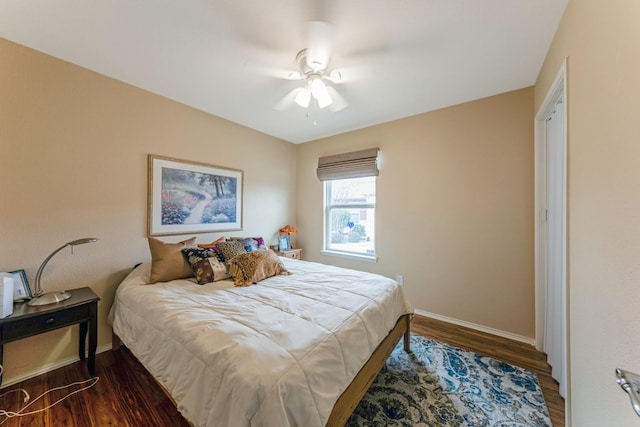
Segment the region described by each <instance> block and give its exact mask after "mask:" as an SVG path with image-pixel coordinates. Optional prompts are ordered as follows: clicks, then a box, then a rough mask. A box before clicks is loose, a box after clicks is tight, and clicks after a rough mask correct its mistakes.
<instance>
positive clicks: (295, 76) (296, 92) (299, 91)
mask: <svg viewBox="0 0 640 427" xmlns="http://www.w3.org/2000/svg"><path fill="white" fill-rule="evenodd" d="M330 35H331V25H330V24H328V23H326V22H322V21H312V22H309V27H308V39H307V43H308V44H307V46H308V47H307V48H305V49H302V50H301V51H300V52H298V54H297V55H296V63H297V64H298V69H299V71H291V72H290V73H289V74H288V78H289V79H290V80H304V84H303V86H301V87H298V88H296V89H293V90H292V91H291V92H289V93H288V94H287V95H285V96H284V98H282V99H281V100H280V102H278V103H277V104H276V105H275V106H274V108H275V109H276V110H284V109H287V108H289V107H290V106H291V105H292V104H294V103H295V104H297V105H299V106H300V107H302V108H310V107H317V108H319V109H323V108H325V107H327V108H328V109H329V110H331V111H333V112H337V111H340V110H342V109H344V108H345V107H347V105H348V103H347V101H346V100H345V99H344V98H343V97H342V96H341V95H340V94H339V93H338V91H337V90H336V89H335V88H334V87H333V86H332V85H331V83H333V84H338V83H340V82H341V80H342V75H341V73H340V72H339V71H337V70H332V71H329V69H328V68H329V62H330V59H331V56H330V49H329V38H330Z"/></svg>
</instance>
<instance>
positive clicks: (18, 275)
mask: <svg viewBox="0 0 640 427" xmlns="http://www.w3.org/2000/svg"><path fill="white" fill-rule="evenodd" d="M9 274H11V275H12V276H13V300H14V301H23V300H26V299H31V297H32V295H31V288H30V287H29V281H28V280H27V274H26V273H25V272H24V270H16V271H11V272H9Z"/></svg>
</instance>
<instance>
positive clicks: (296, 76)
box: [244, 61, 303, 80]
mask: <svg viewBox="0 0 640 427" xmlns="http://www.w3.org/2000/svg"><path fill="white" fill-rule="evenodd" d="M244 68H245V71H246V72H247V73H250V74H251V75H259V76H264V77H273V78H276V79H282V80H300V79H302V78H303V76H302V74H300V71H295V70H287V69H286V68H277V67H269V66H267V65H264V64H258V63H256V62H252V61H247V62H246V63H245V64H244Z"/></svg>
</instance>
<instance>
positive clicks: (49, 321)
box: [44, 317, 56, 325]
mask: <svg viewBox="0 0 640 427" xmlns="http://www.w3.org/2000/svg"><path fill="white" fill-rule="evenodd" d="M55 321H56V319H54V318H53V317H50V318H48V319H47V320H45V321H44V323H46V324H47V325H50V324H52V323H53V322H55Z"/></svg>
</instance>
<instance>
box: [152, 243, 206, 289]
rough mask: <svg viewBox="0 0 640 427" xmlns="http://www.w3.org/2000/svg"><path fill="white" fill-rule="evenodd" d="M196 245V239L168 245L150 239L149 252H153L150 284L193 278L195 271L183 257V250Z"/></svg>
mask: <svg viewBox="0 0 640 427" xmlns="http://www.w3.org/2000/svg"><path fill="white" fill-rule="evenodd" d="M195 245H196V238H195V237H192V238H190V239H188V240H184V241H182V242H178V243H166V242H163V241H162V240H158V239H154V238H153V237H149V250H150V251H151V275H150V277H149V279H150V280H149V283H156V282H168V281H169V280H175V279H184V278H186V277H193V270H192V269H191V266H190V265H189V262H187V260H186V258H185V257H184V255H182V250H183V249H185V248H193V247H195Z"/></svg>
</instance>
